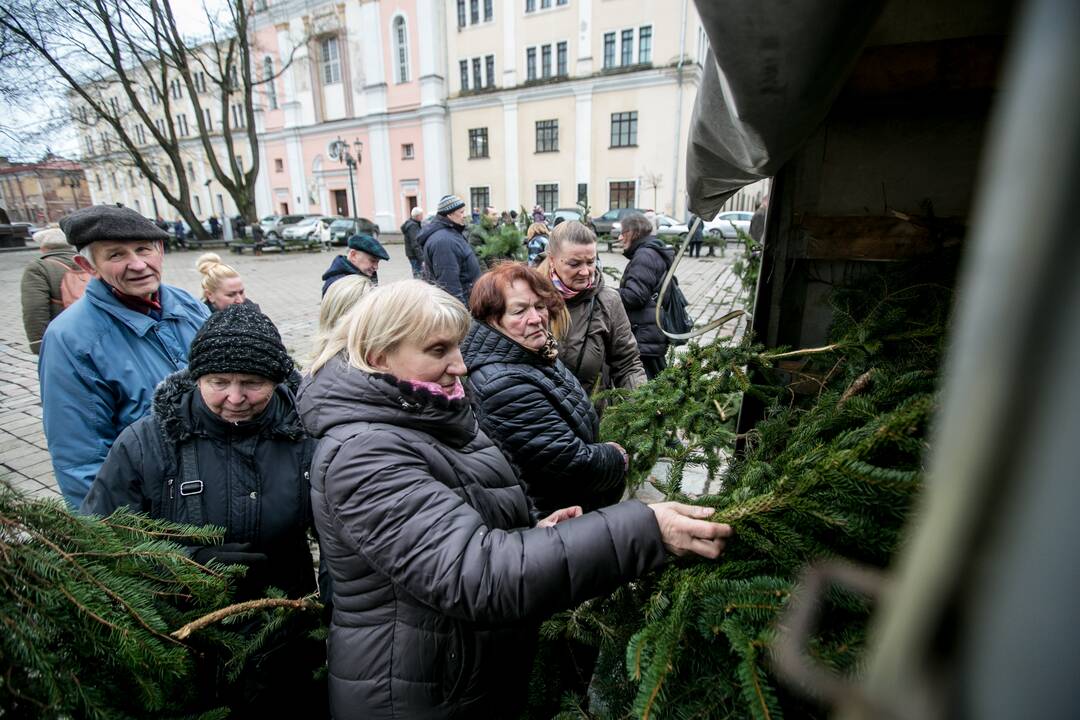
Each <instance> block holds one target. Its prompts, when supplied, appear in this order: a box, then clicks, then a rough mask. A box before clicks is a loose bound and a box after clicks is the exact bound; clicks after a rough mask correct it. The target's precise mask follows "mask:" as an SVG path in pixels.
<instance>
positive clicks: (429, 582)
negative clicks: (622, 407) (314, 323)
mask: <svg viewBox="0 0 1080 720" xmlns="http://www.w3.org/2000/svg"><path fill="white" fill-rule="evenodd" d="M468 325H469V318H468V314H467V313H466V311H465V309H464V307H463V306H462V305H461V304H460V303H459V302H458V301H457V300H456V299H455V298H453V297H451V296H450V295H448V294H447V293H445V292H443V291H442V290H440V289H438V288H436V287H433V286H431V285H427V284H425V283H422V282H419V281H416V280H403V281H400V282H395V283H391V284H388V285H386V286H383V287H379V288H376V289H375V290H373V291H372V292H371V293H369V294H368V295H366V296H364V297H363V298H361V300H360V302H359V303H358V304H357V306H356V308H354V310H353V311H352V312H351V313H349V314H348V315H347V316H346V317H345V319H344V321H343V322H342V323H341V324H339V325H338V327H337V329H336V330H335V333H334V337H333V338H332V340H331V342H330V344H329V345H327V347H326V349H325V350H324V352H323V354H322V355H321V356H320V357H319V358H318V359H317V360H316V361H315V363H314V364H313V365H312V370H311V372H312V375H311V376H310V377H308V378H305V380H304V382H303V384H302V385H301V388H300V394H299V401H298V406H299V408H300V414H301V416H302V418H303V420H304V426H305V427H306V428H307V429H308V431H309V432H311V433H312V434H313V435H314V436H315V437H317V438H318V439H319V444H318V447H317V448H316V451H315V459H314V462H313V463H312V471H311V501H312V511H313V512H314V515H315V523H316V526H317V527H318V530H319V536H320V538H321V541H322V544H321V551H322V556H323V558H324V559H325V560H326V562H327V564H328V565H329V570H330V575H331V577H332V578H333V585H334V611H333V617H332V619H331V623H330V638H329V645H328V663H329V685H330V705H331V713H332V714H333V716H334V717H335V718H337V720H351V719H354V718H355V719H360V718H363V719H364V720H385V719H389V718H401V719H403V720H404V719H408V720H412V719H413V718H426V719H428V720H438V719H440V718H494V717H516V716H517V714H518V712H519V711H520V710H521V708H522V705H523V703H524V699H525V697H526V686H527V683H528V674H529V670H530V665H531V655H532V648H533V647H534V643H535V638H536V631H537V627H538V625H539V623H540V622H541V621H542V620H543V619H544V618H545V617H546V616H548V615H550V614H551V613H553V612H556V611H558V610H561V609H565V608H569V607H573V606H575V605H577V604H578V603H580V602H582V601H583V600H586V599H588V598H591V597H595V596H598V595H601V594H603V593H607V592H610V591H611V590H613V589H614V588H616V587H618V586H619V585H621V584H623V583H626V582H628V581H630V580H632V579H634V578H637V577H640V576H641V575H643V574H644V573H646V572H648V571H650V570H652V569H654V568H656V567H659V566H660V565H662V564H663V562H664V555H665V552H664V550H665V548H666V549H667V550H668V551H670V552H673V553H675V554H683V553H686V552H696V553H698V554H700V555H703V556H706V557H717V555H718V554H719V552H720V551H721V550H722V547H723V542H724V538H725V537H726V536H728V535H729V534H730V528H729V527H727V526H725V525H720V524H717V523H710V522H704V521H702V520H701V519H698V518H704V517H707V515H708V514H709V513H710V512H711V511H710V510H709V509H707V508H705V509H702V508H690V507H689V506H684V505H679V504H677V503H660V504H657V505H653V506H646V505H643V504H642V503H640V502H638V501H637V500H631V501H627V502H623V503H620V504H618V505H615V506H612V507H608V508H604V509H603V510H599V511H597V512H593V513H586V514H582V513H581V509H580V508H574V507H571V508H562V509H560V510H559V511H558V512H556V513H553V514H552V515H550V516H547V517H545V518H544V519H542V520H539V521H537V517H538V516H537V515H536V514H535V512H534V509H533V507H532V506H531V505H530V503H529V499H528V496H527V495H526V494H525V491H524V488H523V487H522V485H521V483H520V481H519V480H518V478H517V477H516V475H515V473H514V471H513V468H512V467H511V465H510V463H509V462H508V461H507V459H506V458H505V457H504V455H503V454H502V452H500V450H499V449H498V448H497V447H496V446H495V445H494V444H493V443H492V441H491V440H490V439H489V438H488V436H487V435H485V434H484V432H483V431H482V430H481V429H480V428H479V427H478V425H477V422H476V419H475V417H474V416H473V412H472V410H471V409H470V406H469V402H468V400H467V399H466V398H465V391H464V389H463V388H462V385H461V378H462V376H464V374H465V364H464V363H463V362H462V356H461V352H460V350H459V349H458V342H459V341H460V340H461V338H462V336H463V335H464V334H465V331H466V329H467V328H468Z"/></svg>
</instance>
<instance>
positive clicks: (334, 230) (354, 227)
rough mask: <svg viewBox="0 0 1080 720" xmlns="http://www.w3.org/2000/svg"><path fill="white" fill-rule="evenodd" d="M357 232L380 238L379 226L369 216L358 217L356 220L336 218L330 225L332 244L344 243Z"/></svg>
mask: <svg viewBox="0 0 1080 720" xmlns="http://www.w3.org/2000/svg"><path fill="white" fill-rule="evenodd" d="M357 233H364V234H366V235H370V236H372V237H373V238H375V239H376V240H378V239H379V226H378V225H376V224H375V223H373V222H371V221H370V220H368V219H367V218H357V219H356V220H353V219H352V218H341V219H339V220H335V221H334V223H333V224H332V225H331V226H330V244H331V245H344V244H345V243H347V242H348V241H349V238H350V237H352V236H353V235H356V234H357Z"/></svg>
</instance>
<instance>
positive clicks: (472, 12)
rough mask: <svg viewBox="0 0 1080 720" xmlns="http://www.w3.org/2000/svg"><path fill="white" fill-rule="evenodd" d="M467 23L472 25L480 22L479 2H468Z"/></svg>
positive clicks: (471, 0)
mask: <svg viewBox="0 0 1080 720" xmlns="http://www.w3.org/2000/svg"><path fill="white" fill-rule="evenodd" d="M469 21H470V22H471V23H472V24H473V25H476V24H478V23H479V22H480V0H469Z"/></svg>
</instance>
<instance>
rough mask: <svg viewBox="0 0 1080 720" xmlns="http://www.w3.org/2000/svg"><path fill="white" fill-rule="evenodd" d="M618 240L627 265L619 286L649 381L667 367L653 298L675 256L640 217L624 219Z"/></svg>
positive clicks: (646, 221) (633, 214)
mask: <svg viewBox="0 0 1080 720" xmlns="http://www.w3.org/2000/svg"><path fill="white" fill-rule="evenodd" d="M619 240H620V241H621V242H622V244H623V248H625V249H624V250H623V255H625V256H626V257H627V258H629V260H630V262H629V264H627V266H626V268H625V269H624V270H623V274H622V280H621V281H620V282H619V297H620V298H622V302H623V307H624V308H626V316H627V317H628V318H629V319H630V327H631V329H632V330H633V331H634V339H635V340H637V344H638V352H639V353H640V354H641V364H642V366H643V367H644V368H645V374H646V375H647V376H648V378H649V379H650V380H652V379H653V378H654V377H656V376H657V375H658V374H660V372H661V371H662V370H663V369H664V368H665V367H667V358H666V357H665V355H666V354H667V348H668V339H667V336H666V335H664V333H663V332H661V330H660V328H659V327H657V325H656V296H657V293H659V292H660V284H661V283H663V281H664V275H665V274H666V273H667V270H668V267H669V266H670V265H671V263H672V262H673V261H674V259H675V255H674V253H672V251H671V250H670V249H669V248H667V247H666V246H665V245H664V244H663V243H662V242H660V241H659V240H658V239H657V238H656V236H655V235H653V227H652V223H651V222H649V219H648V218H646V217H645V216H644V215H642V214H641V213H632V214H630V215H627V216H626V217H625V218H623V221H622V232H621V233H620V234H619Z"/></svg>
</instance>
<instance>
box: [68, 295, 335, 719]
mask: <svg viewBox="0 0 1080 720" xmlns="http://www.w3.org/2000/svg"><path fill="white" fill-rule="evenodd" d="M299 381H300V376H299V374H298V373H296V372H295V370H293V362H292V360H291V358H290V357H289V355H288V353H287V352H286V350H285V346H284V345H283V344H282V342H281V336H280V335H279V334H278V331H277V328H275V327H274V324H273V323H272V322H271V321H270V319H269V318H267V317H266V316H265V315H263V314H262V313H261V312H259V311H258V310H257V309H256V308H255V307H254V306H252V305H230V306H229V307H228V308H227V309H225V310H223V311H221V312H217V313H215V314H214V315H213V316H211V317H210V319H209V320H207V321H206V324H205V325H204V326H203V328H202V329H201V330H200V331H199V333H198V334H197V335H196V336H195V339H194V341H192V343H191V355H190V363H189V365H188V367H187V369H186V370H181V371H180V372H177V373H174V374H172V375H170V376H169V377H167V378H166V379H165V380H164V381H163V382H162V383H161V384H160V385H159V386H158V388H157V390H156V391H155V392H154V404H153V410H152V411H151V413H150V414H148V415H146V416H144V417H143V418H142V419H140V420H138V421H137V422H135V423H134V424H132V425H130V426H128V427H127V428H126V429H125V430H124V431H123V432H122V433H120V437H119V438H117V440H116V443H115V444H114V445H113V446H112V449H111V450H110V451H109V455H108V457H107V458H106V459H105V463H104V464H103V465H102V466H101V470H100V471H99V472H98V474H97V477H96V478H95V480H94V484H93V486H92V487H91V488H90V492H89V493H87V495H86V499H85V500H84V501H83V503H82V507H81V512H82V513H84V514H89V515H99V516H107V515H110V514H111V513H112V512H113V511H115V510H116V509H117V508H120V507H126V508H128V509H130V510H132V511H133V512H141V513H146V514H147V515H149V516H150V517H152V518H160V519H164V520H169V521H172V522H179V523H185V524H190V525H195V526H203V525H215V526H218V527H221V528H224V530H225V537H224V543H223V544H220V545H205V546H200V545H194V546H188V547H187V548H186V551H187V553H188V554H189V555H190V557H191V558H192V559H193V560H195V561H196V562H199V563H202V564H206V563H207V562H209V561H211V560H214V561H217V562H221V563H225V564H233V565H235V564H239V565H244V566H246V568H247V571H246V573H245V574H244V576H243V577H242V578H240V579H239V580H237V581H236V583H237V584H236V588H237V589H236V593H235V595H234V601H236V602H241V601H244V600H251V599H256V598H260V597H264V596H265V595H266V593H267V590H268V589H269V588H271V587H274V588H277V589H279V590H282V591H283V592H284V593H285V594H286V595H287V596H288V597H290V598H301V597H304V596H305V595H309V594H311V593H313V592H314V591H315V588H316V583H315V574H314V571H313V562H312V557H311V551H310V549H309V546H308V539H307V532H308V530H309V529H310V528H312V527H313V523H312V516H311V501H310V489H309V484H308V473H309V471H310V467H311V458H312V455H313V453H314V450H315V443H314V441H313V440H312V439H310V438H309V437H308V436H307V434H306V433H305V431H304V427H303V424H302V423H301V422H300V417H299V415H298V414H297V411H296V404H295V402H296V401H295V396H294V392H295V390H296V389H297V386H298V384H299ZM269 647H270V648H272V649H271V650H270V651H269V652H268V653H267V654H265V655H263V656H261V657H260V660H259V664H258V668H259V671H258V673H259V675H260V677H259V678H257V680H259V681H261V684H262V686H263V687H262V688H260V689H258V690H255V691H251V689H249V688H245V689H244V692H245V693H250V695H253V697H252V696H249V695H245V696H244V697H242V698H235V699H233V700H232V702H231V704H237V705H240V707H239V708H237V709H239V710H242V711H243V713H242V715H241V716H242V717H251V716H254V715H255V714H254V712H253V706H261V707H263V708H266V709H271V710H275V711H276V712H275V714H277V713H281V712H284V708H283V703H285V704H286V705H287V706H290V707H294V708H296V707H298V705H297V704H296V701H297V698H296V697H294V696H296V695H298V694H305V693H306V696H307V699H308V700H309V701H311V702H314V703H320V704H322V705H323V706H324V707H325V701H324V700H322V695H323V693H324V692H325V691H324V690H323V689H321V688H320V687H319V686H318V685H316V684H315V683H312V682H311V681H310V674H311V672H312V671H313V670H314V669H315V668H316V667H318V666H320V665H321V664H322V660H323V659H324V658H325V653H324V650H323V648H321V647H320V644H318V643H316V644H312V643H311V642H309V641H304V640H303V639H299V640H298V639H295V638H292V639H289V638H287V637H285V636H282V637H279V638H277V641H276V642H275V643H272V644H270V646H269ZM305 673H306V675H305ZM305 679H307V681H306V682H305ZM290 703H292V704H291V705H289V704H290ZM315 707H317V705H316V706H312V707H307V708H305V712H304V716H317V715H318V713H317V712H314V710H315Z"/></svg>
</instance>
